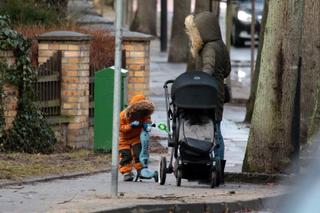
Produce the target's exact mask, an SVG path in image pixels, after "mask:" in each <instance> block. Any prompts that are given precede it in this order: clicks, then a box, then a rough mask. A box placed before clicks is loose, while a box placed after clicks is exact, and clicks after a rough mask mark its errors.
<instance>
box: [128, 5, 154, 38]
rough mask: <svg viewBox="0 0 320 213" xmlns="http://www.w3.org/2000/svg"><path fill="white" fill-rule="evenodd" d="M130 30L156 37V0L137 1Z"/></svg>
mask: <svg viewBox="0 0 320 213" xmlns="http://www.w3.org/2000/svg"><path fill="white" fill-rule="evenodd" d="M130 30H132V31H137V32H142V33H146V34H151V35H154V36H157V0H138V10H137V11H136V14H135V17H134V19H133V21H132V24H131V26H130Z"/></svg>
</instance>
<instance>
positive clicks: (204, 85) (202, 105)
mask: <svg viewBox="0 0 320 213" xmlns="http://www.w3.org/2000/svg"><path fill="white" fill-rule="evenodd" d="M217 90H218V84H217V81H216V80H215V79H214V78H213V77H211V76H210V75H209V74H207V73H205V72H186V73H183V74H182V75H180V76H179V77H178V78H177V79H176V80H175V81H174V83H173V85H172V89H171V98H172V100H173V103H174V104H175V105H176V106H177V107H181V108H186V109H213V108H215V107H216V106H217Z"/></svg>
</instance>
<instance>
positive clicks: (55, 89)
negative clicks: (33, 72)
mask: <svg viewBox="0 0 320 213" xmlns="http://www.w3.org/2000/svg"><path fill="white" fill-rule="evenodd" d="M61 57H62V54H61V51H57V52H56V53H55V54H54V55H53V56H52V57H51V58H50V59H48V60H47V62H45V63H44V64H41V65H40V66H39V69H38V81H37V83H35V96H36V102H37V103H38V105H39V107H40V109H41V111H42V113H43V114H44V115H45V116H56V115H60V108H61Z"/></svg>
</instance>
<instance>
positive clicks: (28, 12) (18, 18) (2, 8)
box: [0, 0, 61, 25]
mask: <svg viewBox="0 0 320 213" xmlns="http://www.w3.org/2000/svg"><path fill="white" fill-rule="evenodd" d="M0 15H8V16H9V17H10V19H11V21H12V22H13V23H14V24H17V23H20V24H28V25H29V24H40V23H41V24H45V25H53V24H57V23H59V22H60V21H61V20H60V19H61V18H60V17H59V14H58V11H57V10H56V8H54V7H51V6H50V4H46V2H45V1H41V0H2V1H1V3H0Z"/></svg>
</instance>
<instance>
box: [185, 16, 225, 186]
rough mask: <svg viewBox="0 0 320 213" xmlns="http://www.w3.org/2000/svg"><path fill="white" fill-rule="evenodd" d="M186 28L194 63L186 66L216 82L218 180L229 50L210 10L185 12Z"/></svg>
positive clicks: (223, 164)
mask: <svg viewBox="0 0 320 213" xmlns="http://www.w3.org/2000/svg"><path fill="white" fill-rule="evenodd" d="M185 27H186V32H187V34H188V36H189V39H190V41H191V45H192V47H191V53H192V56H193V59H194V67H193V68H191V69H190V68H189V70H194V71H203V72H206V73H208V74H210V75H212V76H213V77H214V78H215V79H216V80H217V82H218V102H217V109H216V112H215V132H216V133H215V139H216V142H217V144H218V146H216V148H215V150H214V152H215V156H218V157H220V159H221V164H222V165H221V169H222V182H223V172H224V167H225V163H226V161H225V160H224V141H223V137H222V134H221V129H220V124H221V121H222V114H223V104H224V100H225V94H224V79H225V78H226V77H228V76H229V74H230V71H231V65H230V58H229V53H228V51H227V48H226V46H225V44H224V43H223V41H222V37H221V30H220V26H219V22H218V18H217V17H216V16H215V15H214V14H213V13H210V12H202V13H199V14H197V15H195V16H194V15H189V16H187V17H186V19H185Z"/></svg>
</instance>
